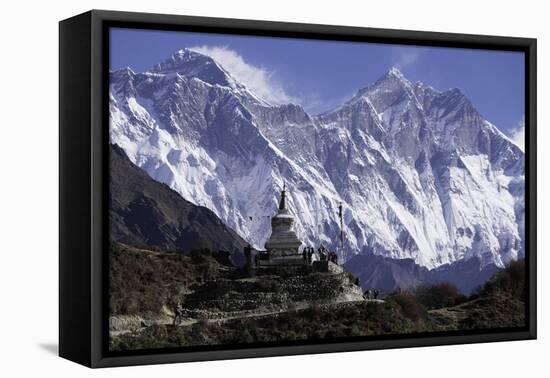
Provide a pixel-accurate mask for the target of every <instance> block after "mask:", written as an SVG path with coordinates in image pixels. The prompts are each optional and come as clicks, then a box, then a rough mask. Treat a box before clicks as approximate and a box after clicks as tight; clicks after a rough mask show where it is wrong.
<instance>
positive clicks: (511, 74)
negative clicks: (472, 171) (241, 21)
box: [110, 29, 525, 143]
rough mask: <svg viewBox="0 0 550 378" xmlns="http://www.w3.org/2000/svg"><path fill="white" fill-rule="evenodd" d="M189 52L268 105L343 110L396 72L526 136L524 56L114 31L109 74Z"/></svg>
mask: <svg viewBox="0 0 550 378" xmlns="http://www.w3.org/2000/svg"><path fill="white" fill-rule="evenodd" d="M184 47H187V48H196V49H198V50H199V51H202V52H204V53H207V54H209V55H211V56H212V57H213V58H215V59H216V60H218V61H219V62H220V63H221V64H222V65H223V66H224V67H225V68H226V69H227V70H228V71H230V72H231V73H232V74H233V75H234V76H235V77H236V78H237V79H240V80H241V81H244V82H245V84H247V85H248V86H249V87H250V88H252V89H253V90H255V91H256V92H257V93H258V94H260V95H263V97H266V99H267V100H270V101H272V102H275V103H277V102H279V103H282V102H297V103H300V104H302V105H303V106H304V107H305V108H306V109H307V110H308V111H309V112H310V113H312V114H317V113H320V112H323V111H326V110H330V109H331V108H333V107H335V106H337V105H339V104H340V103H342V102H343V101H345V100H346V99H348V98H349V97H351V96H352V95H353V94H354V93H355V92H356V91H357V90H358V89H360V88H363V87H365V86H367V85H369V84H371V83H373V82H374V81H376V80H377V79H378V78H379V77H380V76H382V75H383V74H384V73H385V72H386V71H388V70H389V69H390V68H391V67H394V66H395V67H397V68H399V69H400V70H401V72H403V74H404V75H405V77H407V78H408V79H409V80H410V81H413V82H416V81H422V82H424V83H426V84H429V85H431V86H432V87H434V88H436V89H439V90H445V89H449V88H454V87H456V88H460V89H461V90H462V91H463V92H464V93H465V94H466V95H467V96H468V97H469V98H470V99H471V100H472V102H473V104H474V105H475V106H476V108H477V109H478V110H479V111H480V112H481V114H482V115H483V116H484V117H485V118H486V119H488V120H489V121H490V122H492V123H494V124H495V125H497V126H498V127H499V128H500V129H501V130H502V131H504V132H505V133H507V134H508V135H511V136H512V137H514V138H515V137H518V134H519V133H521V132H522V124H521V122H522V120H523V118H524V85H525V83H524V69H525V67H524V56H523V53H519V52H503V51H489V50H473V49H452V48H434V47H416V46H400V45H384V44H370V43H358V42H336V41H318V40H302V39H289V38H273V37H251V36H231V35H220V34H205V33H188V32H172V31H151V30H138V29H112V30H111V54H110V59H111V61H110V68H111V69H118V68H123V67H131V68H132V69H133V70H134V71H136V72H142V71H145V70H148V69H149V68H151V67H152V66H153V65H155V64H157V63H159V62H161V61H163V60H164V59H166V58H167V57H169V56H170V55H171V54H173V53H174V52H175V51H176V50H178V49H181V48H184ZM518 143H519V141H518Z"/></svg>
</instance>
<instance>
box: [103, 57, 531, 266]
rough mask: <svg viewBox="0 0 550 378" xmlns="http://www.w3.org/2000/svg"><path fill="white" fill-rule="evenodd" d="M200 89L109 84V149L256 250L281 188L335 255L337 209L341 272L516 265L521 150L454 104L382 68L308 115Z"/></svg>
mask: <svg viewBox="0 0 550 378" xmlns="http://www.w3.org/2000/svg"><path fill="white" fill-rule="evenodd" d="M195 54H199V53H196V52H195ZM199 55H200V54H199ZM209 59H211V58H209ZM217 65H218V66H220V67H221V65H219V64H217ZM186 69H189V70H191V71H192V70H196V69H197V68H196V67H186ZM191 71H189V72H191ZM199 71H200V70H199ZM223 71H224V72H225V74H226V75H227V76H228V77H229V78H225V80H226V81H227V83H229V84H230V83H231V82H236V81H235V80H234V78H232V77H231V75H230V74H229V73H228V72H226V71H225V70H223ZM181 72H184V71H181ZM185 72H186V71H185ZM192 72H195V71H192ZM203 78H205V79H206V80H211V81H212V83H214V84H212V83H208V82H205V81H203V80H202V79H200V78H197V77H195V76H193V75H192V74H189V75H187V76H186V75H183V74H179V73H176V74H173V73H169V74H160V73H150V72H145V73H137V74H136V73H134V75H131V74H124V73H120V70H119V71H115V72H111V85H110V94H111V104H110V106H111V133H110V137H111V141H112V142H116V143H118V144H120V145H121V147H122V148H123V149H124V150H125V151H126V153H127V154H128V156H129V157H130V160H132V162H133V163H134V164H136V165H138V166H140V167H142V168H143V169H144V170H145V171H146V172H147V173H148V174H149V175H150V176H151V177H152V178H154V179H155V180H157V181H160V182H164V183H166V184H167V185H169V186H170V187H171V188H173V189H174V190H176V191H177V192H178V193H179V194H180V195H182V196H183V197H184V198H186V199H187V200H189V201H191V202H194V203H196V204H201V205H203V206H206V207H208V208H210V209H211V210H212V211H214V213H216V215H218V216H219V217H220V218H221V219H223V220H224V222H225V223H226V224H227V225H228V226H229V227H231V228H233V229H234V230H236V231H237V232H238V233H239V234H240V235H241V236H243V237H244V238H245V239H247V240H249V241H251V242H252V243H253V244H254V245H255V246H256V247H259V248H261V247H262V246H263V242H264V241H265V240H266V239H267V237H268V236H269V231H270V226H269V217H270V215H272V214H273V211H274V209H275V208H276V203H277V197H278V192H279V190H280V188H281V187H282V184H283V181H284V182H285V183H286V184H287V187H288V188H289V190H290V197H289V206H290V209H291V211H292V212H293V213H295V214H296V216H297V218H298V219H297V224H296V227H297V230H298V233H299V234H300V236H301V238H302V240H304V241H305V242H306V243H307V244H309V245H318V244H319V243H324V244H326V245H327V246H329V247H331V248H336V247H337V236H338V234H339V223H338V219H337V217H336V208H337V206H338V205H339V203H340V202H342V203H343V204H344V223H345V231H346V250H345V253H343V256H342V258H343V259H344V260H348V259H350V258H351V257H353V256H354V255H356V254H361V253H373V254H377V255H381V256H386V257H391V258H412V259H413V260H414V261H415V262H416V263H418V264H420V265H422V266H425V267H428V268H435V267H437V266H440V265H444V264H448V263H452V262H454V261H459V260H467V259H470V258H472V257H478V258H479V259H480V260H481V261H482V264H481V265H482V266H485V265H488V264H496V265H497V266H504V264H505V263H506V262H507V261H510V260H513V259H516V258H517V257H518V256H521V255H522V254H523V253H524V251H523V234H524V230H523V226H522V222H523V220H522V215H521V214H522V213H523V210H522V209H523V208H524V205H523V187H524V176H523V169H524V168H523V164H524V162H523V152H521V150H520V149H519V148H518V147H517V146H515V145H514V144H513V143H512V142H511V141H510V140H509V139H508V138H507V137H505V136H504V134H502V133H501V132H500V131H499V130H498V128H496V127H495V126H494V125H492V124H491V123H489V122H488V121H486V120H485V119H483V117H482V116H481V115H480V114H479V112H477V110H475V108H474V107H473V105H472V104H471V102H470V101H469V100H468V99H467V98H466V97H465V95H464V94H463V93H462V92H460V91H458V92H457V91H456V90H448V91H445V92H438V91H435V90H433V88H431V87H429V86H427V85H419V84H418V83H415V84H412V83H410V82H409V81H408V80H407V79H406V78H404V76H403V75H402V74H401V73H400V72H398V71H396V70H390V71H388V73H387V74H386V75H385V76H384V77H382V78H381V79H380V80H378V81H376V82H375V83H374V84H373V85H371V86H367V87H365V88H363V89H361V90H359V91H358V92H357V94H356V95H355V96H354V97H352V99H350V100H349V101H347V102H345V103H344V104H343V105H342V106H340V107H337V108H336V109H334V110H332V111H329V112H326V113H323V114H321V115H317V116H311V115H309V114H308V113H307V112H306V111H305V110H304V109H303V108H302V107H301V106H299V105H293V104H287V105H277V106H272V105H269V104H267V103H266V102H263V101H261V100H259V99H258V97H256V96H255V95H253V94H251V92H250V91H249V90H248V89H246V88H245V86H242V87H240V86H237V87H232V86H231V85H229V86H222V85H219V81H218V79H219V78H217V77H216V78H215V80H214V79H209V78H208V77H205V76H203ZM369 88H370V89H369ZM362 91H363V92H362ZM369 91H370V92H369ZM359 93H363V94H362V95H361V97H360V98H357V99H358V101H352V100H353V99H354V98H356V97H357V96H358V94H359ZM438 93H439V94H438ZM441 93H445V95H441ZM365 94H366V96H364V95H365ZM464 99H466V100H467V103H464ZM359 100H362V101H359ZM484 214H487V215H486V219H484V218H483V216H484Z"/></svg>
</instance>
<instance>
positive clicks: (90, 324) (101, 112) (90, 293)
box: [59, 10, 537, 367]
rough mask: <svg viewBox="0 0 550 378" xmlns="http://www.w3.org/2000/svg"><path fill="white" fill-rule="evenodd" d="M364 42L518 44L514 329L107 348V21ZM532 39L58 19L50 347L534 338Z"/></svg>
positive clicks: (111, 357)
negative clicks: (521, 255) (521, 285)
mask: <svg viewBox="0 0 550 378" xmlns="http://www.w3.org/2000/svg"><path fill="white" fill-rule="evenodd" d="M115 26H116V27H131V28H141V29H154V30H183V31H195V32H210V33H224V34H240V35H255V36H278V37H290V38H305V39H325V40H327V39H328V40H341V41H365V42H377V43H386V44H400V45H420V46H441V47H459V48H472V49H486V50H506V51H521V52H524V53H525V68H526V69H525V102H526V103H525V109H526V112H525V124H526V125H527V127H526V151H525V152H526V154H525V159H526V165H525V170H526V171H525V177H526V188H525V204H526V206H525V211H526V217H525V222H526V241H525V243H526V244H525V250H526V267H527V270H528V281H527V282H528V287H527V292H528V296H527V299H526V307H527V308H526V321H527V326H526V327H525V328H522V329H509V330H507V329H498V330H482V331H475V332H473V331H462V332H446V333H441V334H427V335H410V336H405V337H404V336H400V335H396V336H383V337H369V338H368V340H364V341H356V340H354V341H346V340H344V341H342V340H338V341H336V342H322V343H312V342H307V343H301V344H296V343H294V344H292V343H287V344H284V343H281V344H278V345H270V346H260V345H248V346H246V347H228V346H224V347H219V348H218V347H208V348H197V349H196V350H191V351H190V350H187V351H186V352H182V351H181V350H177V349H176V350H167V349H162V350H148V351H139V352H137V353H134V352H128V353H110V352H108V348H106V345H107V341H108V340H107V335H108V333H107V332H108V318H107V316H106V310H107V308H108V302H107V300H108V296H107V294H108V293H107V291H106V290H107V285H106V282H107V280H108V268H107V263H108V259H107V258H106V253H107V251H108V248H107V247H108V240H107V239H108V232H109V230H108V211H107V210H106V208H107V205H108V168H109V164H108V161H109V159H108V156H107V155H108V148H107V146H108V124H109V120H108V102H109V99H108V96H107V95H106V93H107V91H106V88H107V87H108V73H109V68H108V67H109V65H108V43H109V41H108V32H107V31H108V28H109V27H115ZM536 46H537V43H536V39H530V38H513V37H497V36H485V35H468V34H449V33H435V32H419V31H407V30H387V29H374V28H359V27H344V26H329V25H311V24H297V23H283V22H267V21H250V20H237V19H223V18H205V17H189V16H176V15H161V14H145V13H127V12H114V11H101V10H92V11H89V12H86V13H84V14H81V15H78V16H75V17H72V18H69V19H67V20H63V21H61V22H60V24H59V90H60V91H59V93H60V94H59V128H60V129H59V172H60V175H59V186H60V192H59V212H60V214H59V215H60V217H59V218H60V224H59V354H60V356H61V357H64V358H67V359H69V360H72V361H75V362H77V363H80V364H83V365H86V366H89V367H109V366H119V365H139V364H156V363H170V362H186V361H202V360H219V359H233V358H250V357H265V356H280V355H299V354H310V353H327V352H344V351H357V350H369V349H385V348H406V347H419V346H435V345H448V344H466V343H480V342H495V341H507V340H526V339H535V338H536V335H537V324H536V323H537V317H536V308H537V307H536V116H537V114H536V93H537V90H536V86H537V79H536V64H537V52H536V50H537V47H536Z"/></svg>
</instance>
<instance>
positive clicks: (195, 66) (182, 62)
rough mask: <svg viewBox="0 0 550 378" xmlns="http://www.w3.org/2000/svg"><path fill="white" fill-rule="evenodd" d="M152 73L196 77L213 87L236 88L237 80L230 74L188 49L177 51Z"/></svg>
mask: <svg viewBox="0 0 550 378" xmlns="http://www.w3.org/2000/svg"><path fill="white" fill-rule="evenodd" d="M151 71H152V72H155V73H162V74H169V73H178V74H180V75H184V76H187V77H196V78H198V79H200V80H202V81H204V82H206V83H209V84H212V85H221V86H226V87H234V86H235V80H234V79H233V78H232V77H231V75H230V74H229V72H227V71H226V70H225V69H224V68H223V67H222V66H220V65H219V64H218V63H217V62H216V61H215V60H214V59H212V58H211V57H209V56H207V55H204V54H201V53H199V52H197V51H194V50H191V49H188V48H184V49H180V50H178V51H176V52H175V53H174V54H172V55H171V56H170V57H169V58H168V59H166V60H165V61H164V62H162V63H159V64H157V65H155V66H154V67H153V68H152V69H151Z"/></svg>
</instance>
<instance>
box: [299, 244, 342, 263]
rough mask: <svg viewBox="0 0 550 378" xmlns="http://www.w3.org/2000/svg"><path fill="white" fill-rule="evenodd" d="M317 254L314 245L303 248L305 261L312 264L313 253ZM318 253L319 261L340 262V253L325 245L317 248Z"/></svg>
mask: <svg viewBox="0 0 550 378" xmlns="http://www.w3.org/2000/svg"><path fill="white" fill-rule="evenodd" d="M314 254H315V248H313V247H304V248H303V249H302V257H303V259H304V261H305V262H307V263H308V264H311V262H312V260H313V255H314ZM317 254H318V255H319V257H318V259H319V261H330V262H332V263H334V264H338V255H337V254H336V252H333V251H329V250H328V249H326V248H325V246H323V245H321V246H320V247H319V248H317Z"/></svg>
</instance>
